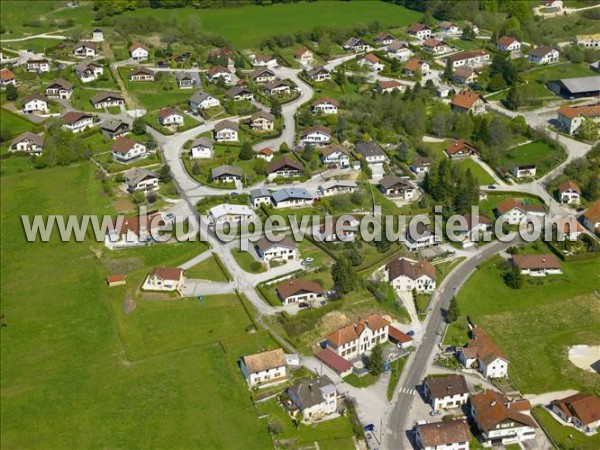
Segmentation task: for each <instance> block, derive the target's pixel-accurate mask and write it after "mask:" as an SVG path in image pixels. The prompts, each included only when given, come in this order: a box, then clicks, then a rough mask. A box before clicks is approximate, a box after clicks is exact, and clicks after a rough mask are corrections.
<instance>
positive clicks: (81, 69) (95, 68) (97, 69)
mask: <svg viewBox="0 0 600 450" xmlns="http://www.w3.org/2000/svg"><path fill="white" fill-rule="evenodd" d="M103 73H104V68H103V67H102V66H101V65H99V64H96V63H93V62H86V61H82V62H80V63H79V64H77V65H76V66H75V75H76V76H77V78H79V79H80V80H81V82H82V83H91V82H92V81H94V80H97V79H98V78H100V77H101V76H102V74H103Z"/></svg>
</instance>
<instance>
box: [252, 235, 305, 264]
mask: <svg viewBox="0 0 600 450" xmlns="http://www.w3.org/2000/svg"><path fill="white" fill-rule="evenodd" d="M255 248H256V252H257V254H258V256H259V257H260V258H261V259H262V260H263V261H266V262H269V261H273V260H284V261H285V260H290V261H291V260H295V259H298V258H299V257H300V252H299V251H298V247H297V246H296V244H295V243H294V241H292V240H291V239H290V238H288V237H287V236H286V237H284V238H283V239H282V240H281V241H278V242H271V241H269V240H268V239H267V238H266V237H262V238H260V239H259V240H258V241H257V242H256V246H255Z"/></svg>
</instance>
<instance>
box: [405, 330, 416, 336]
mask: <svg viewBox="0 0 600 450" xmlns="http://www.w3.org/2000/svg"><path fill="white" fill-rule="evenodd" d="M406 335H407V336H414V335H415V332H414V331H413V330H409V331H408V333H406Z"/></svg>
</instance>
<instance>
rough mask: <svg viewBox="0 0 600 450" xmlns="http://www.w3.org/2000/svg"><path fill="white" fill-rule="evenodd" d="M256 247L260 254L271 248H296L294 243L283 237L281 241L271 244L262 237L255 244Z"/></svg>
mask: <svg viewBox="0 0 600 450" xmlns="http://www.w3.org/2000/svg"><path fill="white" fill-rule="evenodd" d="M256 246H257V247H258V248H259V249H260V250H261V251H262V252H265V251H267V250H270V249H271V248H273V247H277V246H280V247H286V248H291V249H296V248H298V247H297V245H296V243H295V242H294V241H292V240H291V239H290V238H289V237H287V236H284V237H283V239H282V240H281V241H279V242H271V241H270V240H268V239H267V238H266V237H265V236H263V237H261V238H260V239H259V240H258V241H257V242H256Z"/></svg>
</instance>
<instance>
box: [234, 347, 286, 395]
mask: <svg viewBox="0 0 600 450" xmlns="http://www.w3.org/2000/svg"><path fill="white" fill-rule="evenodd" d="M240 367H241V369H242V373H243V374H244V378H245V379H246V382H247V383H248V387H249V388H250V389H252V388H255V387H264V386H269V385H273V384H277V383H282V382H284V381H286V380H287V366H286V360H285V353H283V350H282V349H280V348H278V349H276V350H270V351H267V352H262V353H256V354H254V355H248V356H244V357H243V358H242V360H241V362H240Z"/></svg>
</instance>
